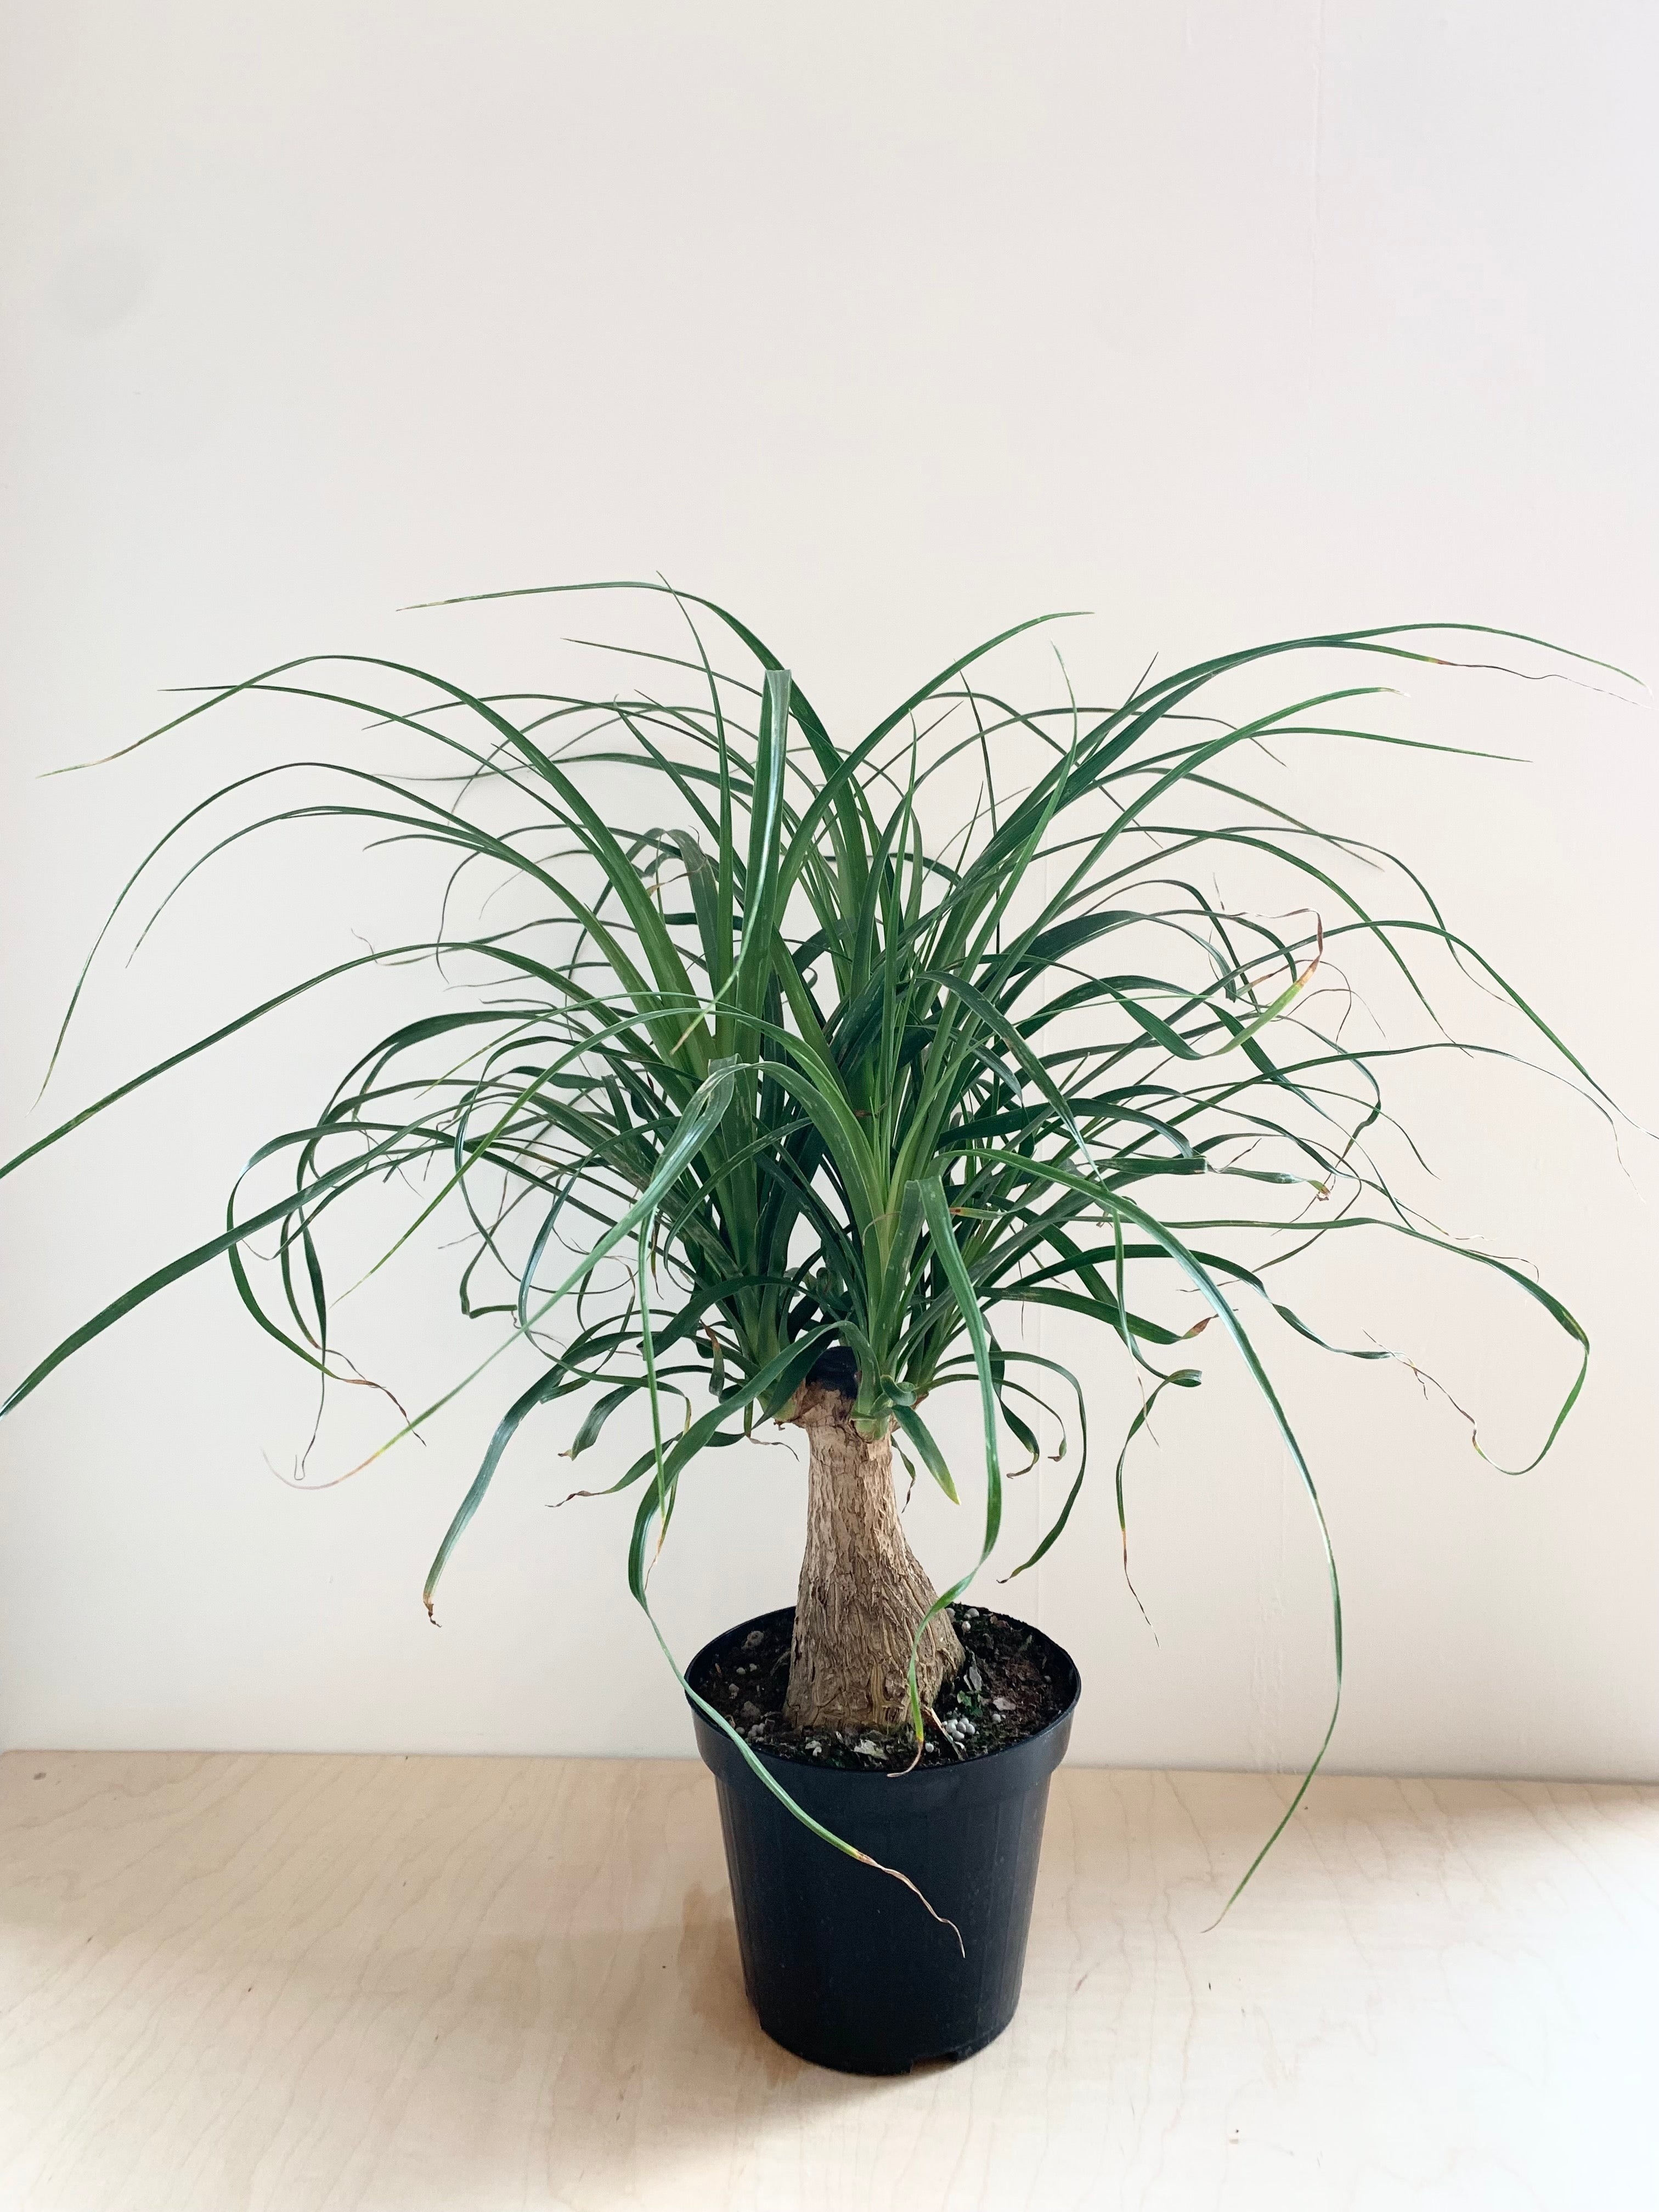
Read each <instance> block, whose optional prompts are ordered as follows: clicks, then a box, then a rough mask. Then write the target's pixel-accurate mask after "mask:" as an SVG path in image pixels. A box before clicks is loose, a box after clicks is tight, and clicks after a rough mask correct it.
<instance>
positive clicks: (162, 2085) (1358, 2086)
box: [0, 1752, 1659, 2212]
mask: <svg viewBox="0 0 1659 2212" xmlns="http://www.w3.org/2000/svg"><path fill="white" fill-rule="evenodd" d="M1286 1786H1287V1785H1285V1784H1283V1783H1281V1782H1280V1781H1279V1780H1276V1779H1274V1778H1268V1777H1261V1776H1225V1775H1196V1774H1145V1773H1108V1772H1103V1771H1079V1770H1070V1771H1065V1772H1063V1773H1062V1774H1060V1776H1059V1777H1058V1778H1057V1781H1056V1785H1055V1790H1054V1800H1053V1804H1052V1808H1051V1811H1050V1815H1049V1832H1048V1847H1047V1851H1046V1856H1045V1861H1044V1867H1043V1874H1042V1882H1041V1885H1040V1888H1039V1893H1038V1904H1037V1914H1036V1926H1035V1928H1034V1930H1033V1935H1032V1942H1031V1951H1030V1960H1029V1963H1028V1966H1027V1972H1026V1982H1025V1997H1024V2004H1023V2007H1022V2009H1021V2011H1020V2014H1019V2016H1018V2019H1017V2020H1016V2021H1015V2023H1014V2025H1013V2027H1012V2029H1010V2031H1009V2032H1008V2033H1007V2034H1006V2036H1004V2037H1003V2038H1002V2039H1001V2040H1000V2042H999V2043H997V2044H995V2045H992V2047H991V2048H990V2049H989V2050H988V2051H984V2052H981V2054H980V2056H979V2057H976V2058H974V2059H972V2060H970V2061H969V2062H968V2063H966V2064H964V2065H962V2066H960V2067H955V2068H949V2067H946V2068H939V2069H933V2070H930V2071H927V2072H924V2073H921V2074H917V2075H911V2076H910V2077H908V2079H907V2080H903V2081H859V2080H855V2079H851V2078H848V2077H844V2076H841V2075H833V2074H827V2073H823V2072H819V2071H817V2070H816V2069H813V2068H811V2067H807V2066H804V2065H802V2064H800V2063H799V2062H798V2061H796V2060H794V2059H793V2058H791V2057H787V2055H786V2054H785V2053H784V2052H783V2051H780V2050H778V2049H776V2048H775V2046H774V2045H771V2044H770V2043H769V2042H768V2041H767V2040H766V2039H765V2038H764V2037H763V2035H762V2034H761V2033H760V2032H759V2030H758V2029H757V2027H756V2026H755V2024H754V2022H753V2021H752V2019H751V2017H750V2013H749V2010H748V2008H747V2005H746V2003H745V2002H744V1995H743V1989H742V1984H741V1981H740V1978H739V1974H738V1962H737V1955H736V1948H735V1944H734V1941H733V1937H732V1924H731V1917H730V1911H729V1908H728V1905H727V1900H726V1875H725V1868H724V1864H723V1862H722V1860H721V1856H720V1839H719V1832H718V1826H717V1823H716V1820H715V1815H714V1801H713V1790H712V1784H710V1783H709V1781H708V1778H707V1777H706V1776H705V1775H704V1774H703V1772H702V1769H701V1768H700V1767H698V1766H696V1765H690V1764H680V1763H678V1762H672V1763H670V1762H635V1761H616V1762H601V1761H580V1760H558V1759H383V1758H333V1757H326V1758H325V1757H307V1758H295V1757H253V1756H246V1757H242V1756H234V1757H231V1756H199V1757H193V1756H185V1755H181V1754H175V1753H143V1754H139V1753H27V1752H23V1753H9V1754H8V1755H7V1756H6V1757H5V1759H3V1760H0V2206H3V2207H5V2208H6V2212H11V2208H13V2207H17V2208H22V2212H151V2208H155V2212H161V2208H165V2212H243V2208H249V2212H252V2209H253V2208H259V2212H266V2208H270V2212H313V2208H317V2209H318V2212H322V2208H326V2212H368V2208H374V2212H382V2208H384V2212H422V2208H427V2207H433V2208H437V2207H442V2208H444V2212H462V2209H463V2208H464V2209H465V2212H508V2208H513V2212H519V2208H536V2212H544V2208H550V2207H559V2208H569V2212H601V2208H602V2212H620V2208H635V2207H638V2208H652V2212H654V2208H657V2207H662V2208H665V2212H666V2208H670V2207H672V2208H674V2212H703V2208H710V2212H714V2208H719V2212H724V2208H727V2207H732V2208H742V2212H793V2208H796V2207H799V2208H813V2212H818V2208H822V2212H845V2208H849V2207H858V2208H863V2207H872V2208H893V2212H900V2208H903V2212H917V2208H931V2207H934V2206H944V2205H945V2204H946V2203H948V2204H949V2205H950V2206H951V2208H952V2209H953V2212H957V2209H958V2208H960V2212H970V2208H979V2207H984V2208H987V2212H989V2208H996V2212H1017V2209H1018V2208H1036V2209H1037V2212H1061V2208H1073V2207H1094V2206H1108V2205H1109V2206H1114V2207H1116V2206H1142V2205H1145V2206H1153V2205H1156V2206H1158V2207H1165V2208H1179V2212H1188V2208H1193V2207H1210V2206H1216V2207H1225V2208H1245V2207H1250V2208H1254V2207H1257V2206H1262V2207H1266V2206H1268V2205H1271V2206H1273V2207H1274V2208H1275V2209H1276V2212H1283V2208H1286V2207H1301V2206H1308V2207H1319V2208H1322V2212H1323V2208H1327V2207H1344V2208H1346V2207H1353V2208H1358V2209H1359V2212H1376V2208H1382V2207H1392V2206H1395V2205H1400V2206H1405V2205H1410V2206H1412V2207H1413V2208H1414V2212H1415V2209H1416V2208H1422V2207H1435V2208H1440V2207H1443V2208H1446V2212H1452V2208H1455V2212H1484V2208H1487V2207H1492V2208H1504V2212H1509V2208H1521V2207H1526V2208H1528V2212H1536V2208H1538V2207H1541V2206H1542V2207H1549V2208H1560V2212H1623V2208H1632V2212H1634V2208H1638V2207H1640V2208H1650V2207H1651V2206H1653V2205H1654V2204H1656V2203H1659V2150H1656V2147H1655V2142H1654V2137H1653V2132H1652V2129H1651V2124H1650V2118H1649V2101H1650V2096H1651V2088H1652V2077H1653V2071H1654V2062H1655V2059H1656V2056H1659V2040H1656V2030H1655V2026H1654V2013H1655V2005H1654V1997H1653V1992H1654V1990H1655V1989H1656V1987H1659V1790H1642V1789H1637V1788H1633V1787H1632V1788H1626V1787H1615V1786H1588V1785H1566V1784H1537V1783H1534V1784H1498V1783H1490V1782H1483V1783H1476V1782H1389V1781H1366V1780H1332V1781H1328V1782H1325V1783H1323V1784H1321V1785H1319V1787H1318V1789H1317V1790H1316V1793H1315V1796H1314V1798H1313V1801H1312V1802H1311V1804H1310V1807H1309V1808H1307V1810H1306V1811H1305V1812H1304V1814H1302V1815H1300V1816H1298V1819H1297V1821H1296V1823H1295V1824H1294V1825H1293V1826H1292V1828H1291V1831H1290V1832H1288V1833H1287V1835H1286V1837H1285V1839H1284V1842H1283V1843H1282V1844H1281V1845H1280V1847H1279V1850H1278V1851H1277V1852H1276V1853H1275V1855H1274V1856H1273V1858H1272V1859H1270V1860H1269V1862H1268V1863H1267V1866H1266V1867H1265V1868H1264V1869H1263V1870H1262V1873H1261V1875H1260V1876H1259V1877H1258V1878H1257V1881H1256V1883H1255V1886H1254V1887H1253V1888H1252V1889H1251V1890H1250V1891H1249V1893H1247V1894H1246V1897H1245V1899H1243V1902H1242V1903H1241V1905H1239V1906H1238V1907H1237V1909H1236V1910H1235V1911H1234V1912H1233V1914H1232V1916H1231V1918H1229V1919H1228V1920H1227V1921H1226V1922H1225V1923H1224V1924H1223V1925H1222V1926H1221V1927H1219V1928H1218V1929H1214V1930H1213V1932H1211V1933H1206V1932H1205V1930H1206V1924H1207V1923H1210V1922H1211V1921H1212V1920H1213V1919H1214V1917H1215V1914H1216V1911H1217V1910H1218V1906H1219V1905H1220V1902H1221V1900H1222V1899H1223V1898H1225V1894H1226V1892H1227V1888H1228V1887H1229V1886H1230V1884H1231V1881H1232V1880H1233V1879H1236V1877H1237V1873H1238V1871H1239V1870H1240V1869H1242V1868H1243V1866H1244V1865H1245V1864H1246V1863H1248V1861H1249V1855H1250V1853H1251V1851H1252V1850H1254V1848H1255V1844H1257V1843H1258V1842H1259V1840H1260V1839H1261V1836H1262V1835H1263V1834H1264V1833H1265V1832H1266V1830H1267V1826H1269V1824H1270V1822H1271V1820H1272V1818H1273V1814H1274V1812H1275V1809H1276V1808H1278V1807H1279V1805H1281V1804H1282V1803H1283V1802H1284V1793H1285V1788H1286Z"/></svg>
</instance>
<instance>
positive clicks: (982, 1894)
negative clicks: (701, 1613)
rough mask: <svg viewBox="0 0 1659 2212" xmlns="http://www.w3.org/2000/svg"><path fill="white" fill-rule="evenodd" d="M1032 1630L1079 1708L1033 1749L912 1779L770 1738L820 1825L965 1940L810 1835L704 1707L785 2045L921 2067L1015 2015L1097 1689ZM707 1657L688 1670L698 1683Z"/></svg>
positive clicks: (763, 1984) (956, 2054)
mask: <svg viewBox="0 0 1659 2212" xmlns="http://www.w3.org/2000/svg"><path fill="white" fill-rule="evenodd" d="M780 1620H781V1621H783V1622H786V1623H787V1622H789V1621H791V1620H793V1607H789V1608H786V1609H784V1610H782V1611H781V1612H779V1613H762V1614H760V1615H758V1616H757V1618H756V1619H755V1620H747V1621H744V1622H743V1623H741V1624H740V1626H739V1627H738V1629H736V1630H728V1631H727V1632H726V1636H737V1637H741V1635H742V1634H744V1632H746V1631H748V1630H750V1629H751V1628H758V1627H761V1626H770V1625H771V1624H772V1623H773V1622H775V1621H780ZM726 1636H721V1637H717V1638H714V1644H724V1643H725V1642H726ZM1032 1636H1033V1638H1034V1639H1035V1640H1036V1643H1037V1644H1039V1645H1040V1646H1041V1647H1042V1650H1043V1651H1044V1653H1045V1656H1046V1657H1047V1660H1048V1668H1047V1671H1048V1673H1049V1674H1050V1675H1051V1676H1052V1677H1053V1679H1054V1680H1056V1681H1058V1682H1061V1683H1063V1684H1064V1685H1065V1687H1064V1688H1063V1689H1062V1692H1061V1694H1062V1697H1063V1699H1064V1710H1063V1711H1061V1712H1060V1717H1058V1719H1056V1720H1053V1721H1051V1722H1050V1723H1048V1727H1047V1728H1045V1729H1042V1730H1041V1731H1040V1732H1039V1733H1038V1734H1037V1735H1031V1736H1027V1737H1026V1738H1025V1740H1024V1742H1022V1743H1016V1744H1010V1745H1008V1746H1007V1747H1006V1748H1004V1749H1003V1750H1000V1751H993V1752H987V1753H983V1754H981V1756H979V1757H976V1758H970V1759H963V1761H962V1762H961V1763H960V1764H959V1765H950V1766H930V1767H919V1768H918V1769H917V1770H916V1771H915V1773H914V1774H908V1775H904V1776H902V1778H890V1777H889V1776H887V1775H885V1774H881V1773H874V1772H870V1773H843V1772H841V1771H836V1770H825V1769H823V1768H817V1767H812V1766H808V1765H805V1763H804V1762H803V1761H802V1760H799V1759H780V1758H778V1757H777V1756H776V1755H775V1753H769V1752H766V1751H763V1750H760V1749H759V1747H758V1746H757V1751H758V1752H759V1756H760V1758H761V1759H762V1760H763V1762H764V1764H765V1765H766V1766H767V1768H768V1769H769V1771H770V1772H772V1773H773V1774H775V1775H776V1777H777V1778H778V1780H779V1781H780V1782H781V1784H783V1786H784V1788H785V1789H786V1790H788V1791H789V1793H790V1795H791V1796H793V1797H794V1798H795V1799H796V1801H797V1802H799V1804H800V1805H801V1806H802V1807H803V1808H805V1811H807V1812H809V1813H810V1814H811V1815H812V1817H813V1819H814V1820H821V1821H822V1822H823V1825H824V1826H825V1827H827V1828H829V1829H832V1830H833V1831H834V1832H835V1833H836V1835H838V1836H844V1837H845V1838H846V1839H847V1841H848V1843H850V1844H856V1845H857V1846H858V1848H859V1849H860V1850H865V1851H868V1852H869V1853H870V1855H871V1857H872V1858H878V1859H880V1860H881V1861H882V1862H883V1863H884V1864H885V1865H887V1866H890V1867H897V1868H899V1869H901V1870H902V1872H903V1873H905V1874H907V1875H909V1876H910V1878H911V1880H912V1881H914V1882H915V1884H916V1885H917V1887H919V1888H920V1889H921V1891H922V1892H923V1893H925V1894H926V1896H927V1899H929V1901H930V1902H931V1903H932V1904H933V1905H934V1907H935V1908H936V1909H937V1910H938V1911H939V1912H941V1913H944V1914H945V1916H946V1917H948V1918H950V1919H951V1920H953V1921H954V1922H955V1923H956V1924H957V1927H958V1928H959V1929H961V1931H962V1947H961V1948H958V1947H957V1939H956V1937H955V1936H953V1935H952V1934H951V1930H950V1929H948V1928H945V1927H941V1926H940V1925H939V1922H938V1921H936V1920H934V1919H933V1918H931V1917H929V1915H928V1913H927V1911H926V1910H925V1909H924V1907H923V1906H922V1905H921V1904H920V1903H919V1902H918V1900H917V1899H915V1897H913V1896H912V1895H911V1894H910V1893H909V1891H908V1890H907V1889H906V1888H905V1887H903V1886H902V1883H899V1882H896V1881H893V1880H892V1879H891V1878H890V1876H889V1875H884V1874H880V1873H878V1872H877V1871H876V1870H875V1869H873V1868H871V1867H866V1866H861V1865H860V1863H859V1862H858V1861H857V1860H856V1859H852V1858H848V1857H847V1855H846V1854H845V1853H844V1852H842V1851H837V1850H833V1849H832V1848H831V1847H830V1846H829V1844H825V1843H823V1842H821V1841H820V1840H819V1838H817V1837H816V1836H814V1835H813V1834H812V1833H811V1831H810V1830H808V1829H806V1828H804V1827H803V1826H801V1824H800V1822H799V1820H796V1819H795V1817H794V1816H793V1814H791V1813H790V1812H788V1811H787V1809H786V1808H784V1807H783V1806H782V1805H781V1804H780V1803H779V1802H778V1801H777V1799H776V1798H775V1797H774V1796H772V1794H771V1792H770V1791H769V1790H767V1789H766V1788H764V1786H763V1784H761V1782H760V1781H759V1780H758V1778H757V1777H756V1776H755V1775H754V1774H753V1773H752V1772H751V1771H750V1769H749V1768H748V1766H747V1765H745V1764H744V1760H743V1758H742V1757H741V1755H740V1754H739V1753H738V1750H737V1747H736V1746H735V1745H734V1744H732V1741H731V1740H730V1738H729V1737H727V1736H726V1735H724V1734H723V1733H722V1732H721V1730H720V1729H717V1728H715V1727H714V1725H713V1724H712V1723H710V1722H709V1721H708V1720H707V1719H705V1718H704V1717H703V1715H702V1713H700V1712H699V1711H697V1709H696V1706H695V1705H694V1706H693V1707H692V1709H691V1711H692V1718H693V1720H694V1722H695V1723H696V1732H697V1749H698V1750H699V1751H700V1752H701V1753H702V1758H703V1760H704V1763H705V1764H706V1765H708V1767H709V1768H710V1769H711V1771H713V1773H714V1780H715V1782H716V1784H717V1785H718V1788H719V1792H720V1826H721V1829H722V1831H723V1832H724V1834H725V1837H726V1869H727V1872H728V1873H729V1874H730V1875H731V1879H732V1909H733V1911H734V1912H735V1915H736V1917H737V1923H738V1948H739V1949H740V1951H741V1952H742V1954H743V1978H744V1986H745V1987H746V1988H747V1990H748V1991H749V2001H750V2003H751V2004H752V2005H753V2006H754V2008H755V2010H756V2012H757V2015H759V2019H760V2024H761V2026H762V2027H763V2028H764V2029H765V2030H766V2033H768V2034H769V2036H770V2037H772V2039H773V2040H774V2041H775V2042H777V2043H781V2044H782V2045H783V2046H784V2048H785V2049H786V2050H787V2051H794V2052H796V2053H797V2054H798V2056H799V2057H802V2058H809V2059H811V2061H812V2062H813V2063H814V2064H815V2065H818V2066H833V2067H835V2068H836V2069H839V2070H840V2071H841V2072H842V2073H848V2074H904V2073H908V2071H909V2069H910V2068H911V2067H913V2066H915V2065H916V2064H917V2063H919V2062H921V2060H924V2059H929V2058H965V2057H968V2055H969V2052H971V2051H978V2050H981V2049H982V2048H983V2046H984V2045H986V2044H987V2043H989V2042H990V2041H991V2039H992V2038H993V2037H994V2036H997V2035H1000V2033H1002V2031H1003V2029H1004V2028H1005V2027H1007V2025H1008V2023H1009V2021H1011V2020H1012V2018H1013V2016H1014V2009H1015V2007H1016V2006H1017V2005H1018V2002H1019V1984H1020V1978H1021V1975H1022V1974H1023V1972H1024V1966H1025V1939H1026V1936H1027V1935H1028V1934H1029V1932H1030V1924H1031V1893H1032V1890H1033V1887H1035V1884H1036V1869H1037V1857H1038V1855H1039V1853H1040V1852H1041V1850H1042V1817H1043V1814H1044V1813H1045V1811H1046V1810H1047V1809H1048V1778H1049V1776H1050V1775H1051V1774H1052V1773H1053V1772H1054V1769H1055V1767H1056V1766H1058V1765H1059V1764H1060V1760H1061V1759H1062V1758H1063V1757H1064V1756H1065V1753H1066V1741H1067V1739H1068V1738H1069V1736H1070V1735H1071V1732H1072V1714H1073V1711H1074V1709H1075V1707H1076V1705H1077V1701H1078V1697H1079V1692H1080V1689H1081V1684H1080V1683H1079V1679H1078V1671H1077V1668H1076V1667H1075V1665H1074V1664H1073V1662H1072V1659H1071V1657H1070V1656H1069V1654H1067V1653H1066V1652H1065V1651H1063V1650H1061V1649H1060V1646H1059V1644H1055V1643H1054V1642H1053V1641H1052V1640H1051V1639H1050V1638H1048V1637H1045V1636H1043V1635H1042V1633H1041V1632H1040V1631H1038V1630H1036V1629H1033V1631H1032ZM714 1644H711V1645H708V1646H706V1647H705V1652H707V1651H708V1650H713V1649H714ZM705 1652H700V1653H699V1654H698V1656H697V1657H696V1659H694V1660H693V1661H692V1662H691V1665H690V1668H688V1669H687V1672H688V1674H690V1676H691V1677H692V1678H693V1679H694V1680H695V1679H696V1678H697V1676H698V1674H699V1673H700V1671H701V1668H702V1664H703V1662H704V1657H705Z"/></svg>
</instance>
